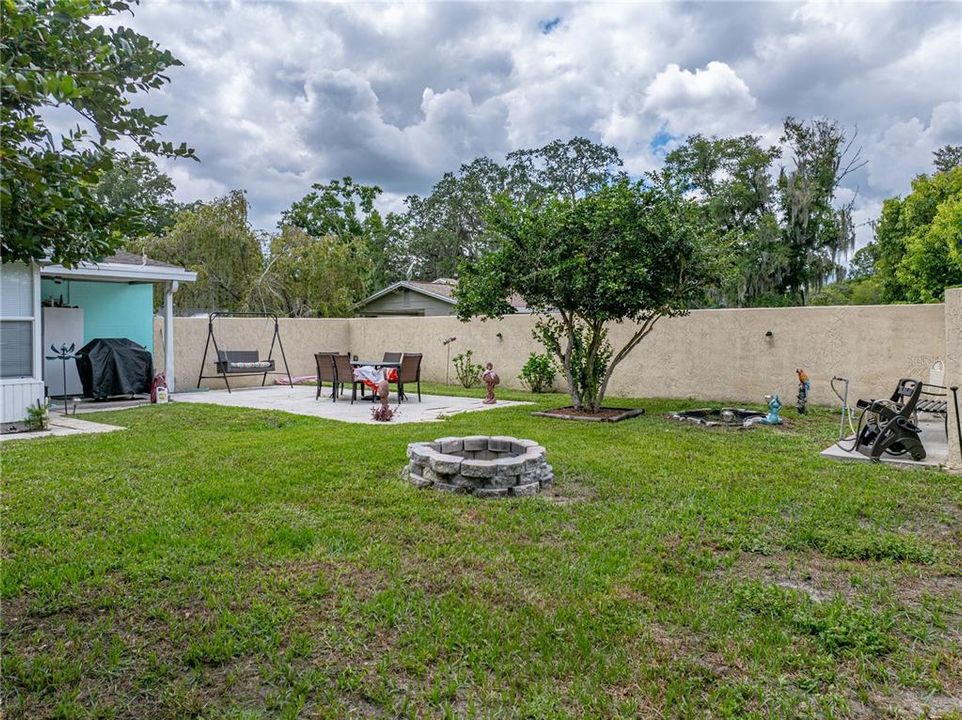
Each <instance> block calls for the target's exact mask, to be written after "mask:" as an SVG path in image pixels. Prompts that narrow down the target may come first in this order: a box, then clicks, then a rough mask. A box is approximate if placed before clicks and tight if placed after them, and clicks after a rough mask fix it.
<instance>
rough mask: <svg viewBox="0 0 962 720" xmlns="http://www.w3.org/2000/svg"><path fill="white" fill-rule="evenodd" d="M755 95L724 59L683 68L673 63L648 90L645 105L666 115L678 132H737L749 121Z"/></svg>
mask: <svg viewBox="0 0 962 720" xmlns="http://www.w3.org/2000/svg"><path fill="white" fill-rule="evenodd" d="M755 105H756V102H755V98H753V97H752V94H751V91H750V90H749V89H748V85H746V84H745V81H744V80H742V79H741V78H740V77H738V74H737V73H736V72H735V71H734V70H732V69H731V68H730V67H729V66H728V65H726V64H725V63H723V62H718V61H712V62H710V63H708V65H706V66H705V68H704V69H696V70H695V71H694V72H691V71H690V70H683V69H682V68H680V67H679V66H678V65H676V64H674V63H672V64H670V65H668V67H666V68H665V69H664V70H663V71H662V72H660V73H658V74H657V75H655V77H654V79H653V80H652V81H651V82H650V83H649V84H648V87H647V89H646V90H645V102H644V105H643V106H642V109H643V110H644V111H646V112H651V113H654V114H656V115H658V116H659V117H661V118H664V119H665V121H666V122H667V123H668V125H669V127H670V128H671V130H672V131H674V132H675V133H691V132H708V133H715V134H718V133H737V132H739V130H740V129H742V128H744V127H745V126H746V124H748V120H749V116H750V115H751V113H752V111H754V109H755Z"/></svg>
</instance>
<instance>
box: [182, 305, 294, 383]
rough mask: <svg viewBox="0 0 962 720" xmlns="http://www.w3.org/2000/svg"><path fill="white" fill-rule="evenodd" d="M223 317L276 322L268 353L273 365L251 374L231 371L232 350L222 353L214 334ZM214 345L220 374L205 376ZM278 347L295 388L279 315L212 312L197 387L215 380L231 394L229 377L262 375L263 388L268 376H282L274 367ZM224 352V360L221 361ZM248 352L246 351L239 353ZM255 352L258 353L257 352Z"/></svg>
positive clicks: (246, 371) (240, 370)
mask: <svg viewBox="0 0 962 720" xmlns="http://www.w3.org/2000/svg"><path fill="white" fill-rule="evenodd" d="M223 317H249V318H270V319H272V320H273V321H274V334H273V336H272V337H271V349H270V350H269V351H268V352H267V358H266V361H267V362H270V363H271V367H270V368H267V369H264V370H257V371H254V372H251V371H250V370H247V369H238V370H229V369H228V368H229V367H230V360H229V359H227V353H229V352H231V351H230V350H224V351H221V349H220V346H219V345H218V344H217V335H216V334H215V333H214V320H216V319H217V318H223ZM211 343H214V356H215V357H216V358H217V359H216V360H215V361H214V367H215V368H217V369H218V372H217V373H216V374H214V375H204V367H205V366H206V365H207V353H208V352H209V351H210V345H211ZM275 344H276V345H277V347H278V348H280V351H281V359H282V360H283V361H284V371H285V373H284V374H286V375H287V381H288V383H289V386H290V387H294V382H293V380H292V379H291V368H290V366H289V365H288V364H287V355H286V354H285V353H284V343H283V342H282V341H281V328H280V323H278V321H277V315H275V314H274V313H256V312H227V311H217V312H212V313H210V314H209V315H208V316H207V343H206V344H205V345H204V359H203V360H201V361H200V374H199V375H198V376H197V387H198V388H200V382H201V380H205V379H208V380H213V379H215V378H217V379H220V380H223V381H224V384H225V385H226V386H227V392H228V393H230V392H231V388H230V380H228V376H229V375H234V376H236V377H253V376H256V375H262V376H263V377H262V378H261V387H264V385H265V384H266V383H267V376H268V375H279V374H281V373H280V372H279V371H278V370H276V369H275V365H274V362H273V361H274V345H275ZM222 352H223V358H224V359H223V360H222V359H221V357H222ZM238 352H246V351H238ZM253 352H255V353H256V352H257V351H256V350H255V351H253Z"/></svg>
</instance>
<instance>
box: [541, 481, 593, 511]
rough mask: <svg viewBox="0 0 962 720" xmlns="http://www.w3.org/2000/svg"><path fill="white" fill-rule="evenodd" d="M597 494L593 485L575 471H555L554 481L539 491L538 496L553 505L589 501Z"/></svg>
mask: <svg viewBox="0 0 962 720" xmlns="http://www.w3.org/2000/svg"><path fill="white" fill-rule="evenodd" d="M597 495H598V491H597V489H596V488H595V486H594V485H592V484H591V483H589V482H587V481H586V479H585V478H584V477H583V476H581V475H578V474H575V473H555V479H554V482H553V483H551V485H549V486H548V487H547V488H545V489H544V490H542V491H541V494H540V497H542V498H544V499H545V500H547V501H548V502H550V503H553V504H554V505H573V504H575V503H583V502H591V501H592V500H594V499H595V497H596V496H597Z"/></svg>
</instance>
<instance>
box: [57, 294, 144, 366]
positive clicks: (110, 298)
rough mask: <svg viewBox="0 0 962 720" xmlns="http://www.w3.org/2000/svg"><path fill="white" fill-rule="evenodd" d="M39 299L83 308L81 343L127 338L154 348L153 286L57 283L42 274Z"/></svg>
mask: <svg viewBox="0 0 962 720" xmlns="http://www.w3.org/2000/svg"><path fill="white" fill-rule="evenodd" d="M40 293H41V295H42V296H43V299H44V300H46V299H48V298H51V299H55V300H59V299H60V296H61V295H62V296H63V301H64V305H73V306H76V307H81V308H83V310H84V344H86V343H88V342H90V341H91V340H93V339H94V338H130V339H131V340H133V341H134V342H136V343H140V344H141V345H143V346H144V347H146V348H147V349H148V350H149V351H151V352H153V351H154V286H153V285H151V284H150V283H140V284H137V285H128V284H127V283H114V282H89V281H86V280H67V279H66V278H64V280H63V282H61V283H60V284H59V285H57V284H55V283H54V281H53V280H50V279H47V278H45V279H44V280H42V281H41V284H40Z"/></svg>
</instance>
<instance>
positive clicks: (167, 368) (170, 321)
mask: <svg viewBox="0 0 962 720" xmlns="http://www.w3.org/2000/svg"><path fill="white" fill-rule="evenodd" d="M179 287H180V283H178V282H177V281H176V280H173V281H172V282H169V283H167V287H166V288H164V373H165V375H166V376H167V392H169V393H172V392H174V387H175V386H174V293H175V292H177V288H179Z"/></svg>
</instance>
